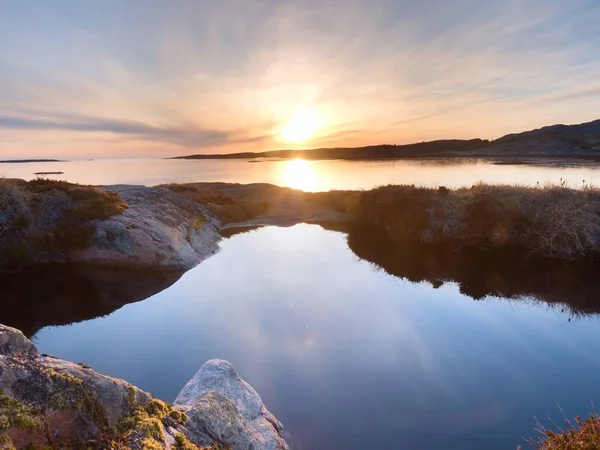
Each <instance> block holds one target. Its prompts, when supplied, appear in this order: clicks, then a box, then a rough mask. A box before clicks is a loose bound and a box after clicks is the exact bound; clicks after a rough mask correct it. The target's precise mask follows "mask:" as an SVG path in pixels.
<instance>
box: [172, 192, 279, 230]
mask: <svg viewBox="0 0 600 450" xmlns="http://www.w3.org/2000/svg"><path fill="white" fill-rule="evenodd" d="M235 186H241V185H229V184H220V183H213V184H210V185H202V184H165V185H162V187H165V188H167V189H169V190H171V191H173V192H175V193H176V194H179V195H181V196H182V197H186V198H189V199H191V200H194V201H195V202H197V203H200V204H201V205H204V206H205V207H206V208H208V210H209V211H210V212H212V213H213V214H214V215H215V216H216V217H217V218H218V219H219V220H220V221H221V222H223V223H236V222H245V221H247V220H250V219H253V218H255V217H257V216H260V215H261V214H264V213H265V212H266V211H267V210H268V209H269V206H270V197H269V195H268V194H267V195H259V196H246V195H240V194H239V193H238V192H232V191H231V188H233V187H235ZM272 187H274V188H275V186H272ZM276 189H277V188H276ZM199 225H200V226H201V225H202V224H201V223H200V224H199ZM194 227H196V223H194Z"/></svg>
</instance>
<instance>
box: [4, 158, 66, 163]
mask: <svg viewBox="0 0 600 450" xmlns="http://www.w3.org/2000/svg"><path fill="white" fill-rule="evenodd" d="M46 162H63V161H61V160H60V159H5V160H0V164H27V163H46Z"/></svg>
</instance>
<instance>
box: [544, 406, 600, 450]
mask: <svg viewBox="0 0 600 450" xmlns="http://www.w3.org/2000/svg"><path fill="white" fill-rule="evenodd" d="M575 422H576V423H575V424H572V423H571V422H570V421H569V420H566V421H565V425H566V429H565V430H561V431H560V432H553V431H550V430H548V429H546V428H544V427H542V426H541V425H540V426H539V429H538V431H539V432H540V433H541V434H542V436H543V437H542V438H540V439H539V440H538V441H537V442H532V444H534V445H535V446H536V447H537V448H539V449H540V450H600V417H598V416H596V415H592V416H590V417H589V418H588V419H587V420H585V421H584V420H582V419H581V417H576V418H575Z"/></svg>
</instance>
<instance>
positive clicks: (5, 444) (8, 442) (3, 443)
mask: <svg viewBox="0 0 600 450" xmlns="http://www.w3.org/2000/svg"><path fill="white" fill-rule="evenodd" d="M0 449H2V450H16V448H15V446H14V445H13V441H12V439H11V438H10V437H9V436H7V435H6V434H1V435H0Z"/></svg>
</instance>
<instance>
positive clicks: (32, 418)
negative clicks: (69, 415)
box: [0, 391, 46, 433]
mask: <svg viewBox="0 0 600 450" xmlns="http://www.w3.org/2000/svg"><path fill="white" fill-rule="evenodd" d="M45 426H46V422H45V420H44V418H43V415H42V412H41V410H40V409H39V408H36V407H34V406H31V405H26V404H25V403H22V402H20V401H18V400H15V399H14V398H11V397H8V396H7V395H4V393H3V392H2V391H0V433H2V432H4V431H7V430H10V429H18V430H27V431H38V430H43V429H44V428H45Z"/></svg>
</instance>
